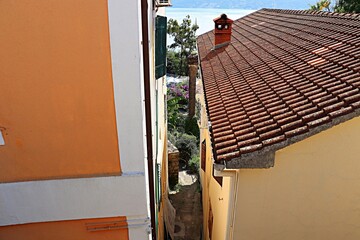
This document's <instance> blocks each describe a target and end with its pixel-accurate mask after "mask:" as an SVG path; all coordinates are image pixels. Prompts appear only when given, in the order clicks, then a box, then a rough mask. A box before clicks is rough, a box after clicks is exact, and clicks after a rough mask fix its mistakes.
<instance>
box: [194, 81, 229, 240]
mask: <svg viewBox="0 0 360 240" xmlns="http://www.w3.org/2000/svg"><path fill="white" fill-rule="evenodd" d="M199 84H202V83H201V81H200V82H199ZM199 88H200V89H203V88H202V86H200V87H199ZM197 98H198V101H199V102H200V103H201V120H200V121H201V126H200V140H201V141H200V149H201V142H202V141H204V140H205V142H206V164H205V166H206V167H205V171H203V170H202V169H201V167H200V169H199V172H200V181H201V188H202V204H203V205H202V206H203V239H205V240H209V239H212V240H218V239H219V240H220V239H226V227H227V222H228V217H227V216H228V215H227V214H228V212H227V209H228V207H229V202H230V194H231V192H230V178H229V177H223V180H222V186H221V185H220V184H219V183H218V182H217V181H216V180H215V179H214V177H213V163H214V161H213V158H212V148H211V138H210V132H209V130H208V118H207V113H206V108H205V100H204V95H203V94H199V95H197ZM200 152H201V151H200ZM200 154H201V153H200ZM200 158H201V156H200ZM200 162H201V160H200ZM200 164H201V163H200ZM210 207H211V212H212V215H213V222H212V227H211V226H209V218H210V216H209V215H210ZM211 228H212V233H211V235H210V231H209V229H211Z"/></svg>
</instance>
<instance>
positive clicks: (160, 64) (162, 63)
mask: <svg viewBox="0 0 360 240" xmlns="http://www.w3.org/2000/svg"><path fill="white" fill-rule="evenodd" d="M166 27H167V18H166V17H163V16H157V17H156V29H155V77H156V79H158V78H160V77H162V76H164V75H165V74H166Z"/></svg>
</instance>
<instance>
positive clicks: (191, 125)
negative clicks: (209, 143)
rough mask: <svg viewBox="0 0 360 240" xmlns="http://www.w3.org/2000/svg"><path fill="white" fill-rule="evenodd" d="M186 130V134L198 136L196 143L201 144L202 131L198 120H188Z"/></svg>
mask: <svg viewBox="0 0 360 240" xmlns="http://www.w3.org/2000/svg"><path fill="white" fill-rule="evenodd" d="M184 128H185V133H187V134H190V135H193V136H196V140H197V141H196V142H197V144H199V138H200V129H199V125H198V123H197V120H196V118H191V119H190V118H186V120H185V126H184Z"/></svg>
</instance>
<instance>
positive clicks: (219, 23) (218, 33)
mask: <svg viewBox="0 0 360 240" xmlns="http://www.w3.org/2000/svg"><path fill="white" fill-rule="evenodd" d="M214 23H215V29H214V34H215V47H214V48H215V49H217V48H220V47H223V46H225V45H227V44H229V43H230V41H231V29H232V23H233V20H231V19H230V18H228V17H227V16H226V14H224V13H223V14H221V16H220V17H218V18H215V19H214Z"/></svg>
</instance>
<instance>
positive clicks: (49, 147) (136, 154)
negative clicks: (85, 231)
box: [0, 0, 155, 239]
mask: <svg viewBox="0 0 360 240" xmlns="http://www.w3.org/2000/svg"><path fill="white" fill-rule="evenodd" d="M149 3H150V1H149ZM149 6H151V5H149ZM149 12H150V13H151V12H152V9H151V8H149ZM0 15H1V16H0V28H1V31H0V43H2V49H3V51H2V52H1V54H0V64H1V66H3V68H1V70H0V78H1V79H5V80H4V81H0V88H1V90H3V91H2V93H1V96H0V129H2V128H6V129H5V130H4V133H6V134H7V135H5V134H4V136H5V141H6V144H5V146H0V165H1V168H0V179H1V180H0V181H5V182H6V183H1V184H0V212H1V214H0V225H1V226H4V227H2V228H0V231H2V230H4V229H5V230H6V229H9V228H10V226H9V227H5V226H8V225H13V227H16V228H17V229H18V230H19V229H20V227H27V226H28V225H32V224H40V225H37V226H42V227H44V226H45V225H44V224H45V222H52V221H57V222H55V223H59V222H58V221H60V222H62V220H75V221H76V220H78V219H89V218H99V217H115V216H126V217H127V219H130V221H131V223H136V224H139V225H138V226H136V227H131V228H130V227H129V230H128V235H129V238H130V239H147V238H148V236H149V234H148V229H149V221H148V217H149V213H150V209H149V196H148V192H149V189H148V181H147V173H146V170H147V166H146V164H147V163H146V159H145V151H144V150H145V127H144V126H145V124H144V121H145V117H144V104H143V102H144V94H143V93H144V88H143V70H142V59H143V56H142V50H141V49H142V43H141V35H140V33H141V18H140V1H129V2H128V3H127V4H126V6H124V3H123V2H122V1H118V0H108V1H103V0H86V1H84V0H46V1H45V0H36V1H35V0H34V1H20V0H15V1H10V2H9V1H1V2H0ZM149 16H150V21H152V17H153V16H152V15H151V14H150V15H149ZM150 23H152V22H150ZM125 33H126V34H125ZM154 87H155V85H154ZM153 120H154V118H153ZM154 122H155V121H154ZM25 136H26V138H25ZM18 137H24V139H23V140H24V141H18V140H19V139H20V140H22V138H19V139H18ZM25 140H26V141H25ZM119 149H121V150H120V153H119ZM10 150H11V151H10ZM10 152H11V154H13V155H10ZM119 154H120V159H121V169H120V159H119ZM10 160H11V161H10ZM120 171H121V173H122V174H121V175H120ZM108 174H110V175H115V176H104V175H108ZM98 175H101V176H98ZM68 177H69V179H68ZM70 177H71V178H70ZM52 178H59V179H52ZM39 179H45V180H41V181H38V180H39ZM30 180H31V181H30ZM16 181H23V182H16ZM129 189H132V190H131V191H129ZM134 219H135V220H134ZM40 222H44V224H41V223H40ZM21 223H29V224H22V225H16V224H21ZM5 230H4V231H5ZM58 230H59V228H58ZM6 231H7V230H6ZM60 236H61V234H60ZM12 239H13V238H12ZM19 239H21V238H19ZM44 239H47V238H44Z"/></svg>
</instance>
